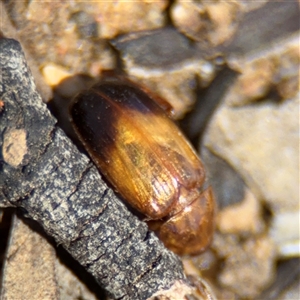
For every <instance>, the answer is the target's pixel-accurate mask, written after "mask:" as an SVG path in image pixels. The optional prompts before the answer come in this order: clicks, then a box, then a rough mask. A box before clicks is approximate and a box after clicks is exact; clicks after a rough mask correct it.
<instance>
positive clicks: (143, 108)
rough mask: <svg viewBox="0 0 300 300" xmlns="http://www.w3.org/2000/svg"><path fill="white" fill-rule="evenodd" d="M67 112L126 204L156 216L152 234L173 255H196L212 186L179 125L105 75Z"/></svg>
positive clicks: (210, 212) (208, 234)
mask: <svg viewBox="0 0 300 300" xmlns="http://www.w3.org/2000/svg"><path fill="white" fill-rule="evenodd" d="M70 114H71V118H72V124H73V126H74V129H75V131H76V133H77V134H78V136H79V138H80V140H81V142H82V143H83V144H84V146H85V148H86V149H87V151H88V153H89V155H90V156H91V158H92V159H93V160H94V162H95V164H96V165H97V167H98V168H99V170H100V171H101V172H102V174H103V175H105V176H106V178H107V179H108V180H109V181H110V183H111V184H112V185H113V186H114V187H115V189H116V191H117V192H119V193H120V194H121V195H122V196H123V197H124V198H125V199H126V201H128V203H129V204H130V205H131V206H133V207H134V208H135V209H137V210H138V211H140V212H141V213H142V214H144V215H145V216H146V217H147V220H158V222H156V223H159V226H158V227H157V228H156V229H157V230H156V231H157V234H158V236H159V237H160V238H161V240H162V241H163V242H164V244H165V245H166V247H168V248H169V249H171V250H173V251H174V252H176V253H178V254H197V253H199V252H201V251H204V250H205V249H206V247H207V246H208V245H209V244H210V242H211V239H212V235H213V230H214V206H215V204H214V203H215V202H214V197H213V193H212V189H211V187H208V188H207V189H205V190H204V191H201V187H202V185H203V183H204V180H205V171H204V168H203V165H202V163H201V161H200V159H199V158H198V157H197V155H196V153H195V151H194V150H193V148H192V146H191V145H190V144H189V142H188V141H187V140H186V139H185V137H184V136H183V134H182V133H181V131H180V130H179V129H178V127H177V126H176V125H175V124H174V122H173V121H171V120H170V119H169V118H168V116H167V115H166V113H165V112H164V111H163V110H162V109H161V108H160V107H159V106H158V104H157V103H156V102H155V101H153V96H152V95H150V96H149V94H147V93H146V92H145V91H144V90H142V89H140V88H139V87H137V86H136V85H134V84H133V83H131V82H127V81H122V80H120V79H114V80H106V81H103V82H100V83H98V84H96V85H95V86H93V87H92V88H91V89H89V90H87V91H86V92H84V93H82V94H80V95H78V96H77V97H76V98H75V100H74V101H73V103H72V105H71V108H70Z"/></svg>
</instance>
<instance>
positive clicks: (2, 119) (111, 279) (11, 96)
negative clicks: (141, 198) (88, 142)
mask: <svg viewBox="0 0 300 300" xmlns="http://www.w3.org/2000/svg"><path fill="white" fill-rule="evenodd" d="M0 69H1V86H0V104H1V109H0V145H1V149H2V161H1V172H0V207H9V206H13V207H20V208H23V210H24V211H25V212H26V215H27V216H28V217H29V218H32V219H34V220H36V221H38V222H39V223H40V224H41V225H42V226H43V227H44V229H45V231H46V232H47V233H48V234H49V235H51V236H52V237H54V238H55V240H56V242H57V243H59V244H62V245H63V246H64V248H65V249H67V251H69V252H70V253H71V255H72V256H73V257H74V258H75V259H76V260H78V261H79V262H80V263H81V264H82V265H83V266H84V267H85V268H86V269H87V270H88V271H89V272H90V273H92V274H93V275H94V277H95V278H96V280H97V281H98V282H99V284H100V285H101V286H103V287H104V288H105V289H106V290H107V291H108V293H109V295H110V296H111V297H112V298H114V299H147V298H149V297H151V295H153V294H154V293H156V292H157V291H159V290H161V289H168V288H169V287H170V286H171V285H172V284H174V282H176V281H178V280H185V279H184V274H183V269H182V265H181V262H180V260H179V258H178V257H177V256H175V255H174V254H173V253H171V252H169V251H168V250H166V249H165V248H164V246H163V245H162V243H161V242H160V241H159V240H158V239H157V238H156V237H155V236H154V234H153V233H152V232H149V231H148V228H147V226H146V224H145V223H143V222H141V221H139V220H138V219H137V218H136V217H135V216H134V215H132V214H131V213H130V212H129V211H128V210H127V209H126V207H125V206H124V205H123V204H122V203H121V202H120V200H119V199H118V198H117V197H116V196H115V195H114V193H113V191H112V190H111V189H109V188H108V187H107V186H106V184H105V183H104V182H103V181H102V180H101V176H100V175H99V173H98V171H97V170H96V168H95V166H94V165H93V164H92V163H91V162H90V161H89V159H88V158H87V157H86V156H84V155H83V154H81V153H80V152H79V151H78V150H77V148H76V147H75V146H74V145H73V144H72V142H71V141H70V140H69V139H68V138H67V137H66V136H65V134H64V132H63V131H62V130H61V129H59V128H58V127H56V126H55V124H56V120H55V119H54V118H53V117H52V116H51V114H50V113H49V111H48V109H47V108H46V106H45V105H44V104H43V103H42V101H41V97H40V95H39V94H38V93H37V91H36V88H35V84H34V82H33V78H32V76H31V73H30V71H29V70H28V67H27V64H26V62H25V58H24V55H23V53H22V50H21V47H20V45H19V43H18V42H16V41H14V40H9V39H1V40H0Z"/></svg>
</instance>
